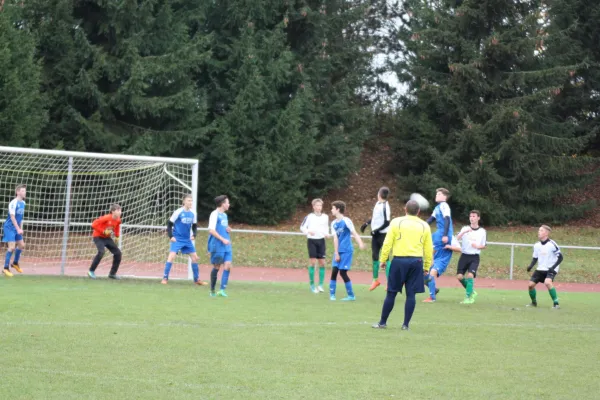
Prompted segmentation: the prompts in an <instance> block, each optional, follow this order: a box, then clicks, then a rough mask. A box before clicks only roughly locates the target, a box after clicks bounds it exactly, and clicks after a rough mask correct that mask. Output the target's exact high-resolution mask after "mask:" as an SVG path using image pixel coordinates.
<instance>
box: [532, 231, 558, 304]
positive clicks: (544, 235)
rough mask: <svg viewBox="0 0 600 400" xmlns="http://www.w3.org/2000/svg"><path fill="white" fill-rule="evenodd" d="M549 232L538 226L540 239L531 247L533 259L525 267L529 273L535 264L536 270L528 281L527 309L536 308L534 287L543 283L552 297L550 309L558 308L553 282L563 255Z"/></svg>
mask: <svg viewBox="0 0 600 400" xmlns="http://www.w3.org/2000/svg"><path fill="white" fill-rule="evenodd" d="M550 232H552V229H551V228H550V227H549V226H548V225H542V226H540V228H539V229H538V239H540V241H539V242H537V243H536V244H535V245H534V246H533V259H532V260H531V264H529V267H527V272H529V271H531V269H532V268H533V267H534V266H535V264H537V269H536V270H535V272H534V273H533V275H531V279H530V281H529V297H530V298H531V304H528V305H527V306H528V307H537V299H536V291H535V285H537V284H538V283H540V282H544V285H546V287H547V288H548V293H550V297H552V302H553V303H554V306H553V307H552V308H554V309H559V308H560V306H559V305H558V295H557V294H556V289H555V288H554V284H553V282H554V278H556V275H557V274H558V270H559V268H560V263H561V262H562V261H563V255H562V253H561V252H560V248H559V247H558V245H557V244H556V242H555V241H554V240H552V239H550Z"/></svg>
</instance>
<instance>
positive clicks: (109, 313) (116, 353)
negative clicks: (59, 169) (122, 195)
mask: <svg viewBox="0 0 600 400" xmlns="http://www.w3.org/2000/svg"><path fill="white" fill-rule="evenodd" d="M342 290H343V289H342ZM338 291H339V290H338ZM478 292H479V297H478V301H477V303H476V304H474V305H471V306H463V305H459V304H458V303H459V301H460V300H461V299H462V296H463V292H462V291H459V290H453V289H443V295H442V296H440V300H439V301H438V303H436V304H422V303H421V302H420V301H419V302H418V303H417V309H416V312H415V316H414V318H413V323H412V325H411V330H410V331H408V332H406V331H401V330H400V325H401V323H402V317H403V303H404V301H403V298H402V297H399V298H398V300H399V302H398V303H397V307H396V309H395V310H394V313H393V314H392V316H391V318H390V320H389V322H388V323H389V325H390V328H389V329H387V330H374V329H371V327H370V324H372V323H374V322H376V321H377V320H378V317H379V313H380V310H381V305H382V300H383V293H384V292H383V291H377V292H373V293H369V292H368V291H367V288H366V287H364V286H359V287H358V288H357V297H358V301H356V302H355V303H342V302H340V301H337V302H330V301H329V300H328V298H327V296H326V295H324V294H319V295H314V294H312V293H310V292H309V291H308V290H307V288H306V285H305V284H275V283H272V284H268V283H240V282H235V281H233V282H231V284H230V287H229V294H230V297H229V298H227V299H223V298H216V299H215V298H209V297H208V295H207V290H206V288H198V287H193V286H192V285H190V284H188V283H183V282H172V283H171V284H169V286H168V287H166V286H162V285H159V284H157V283H156V282H151V281H144V280H123V281H120V282H115V281H108V280H98V281H90V280H85V279H76V278H54V277H28V276H18V277H15V278H13V279H10V280H8V279H0V304H2V308H1V309H0V333H1V334H0V337H2V340H1V341H0V357H1V358H0V359H1V360H2V361H1V363H0V365H1V366H2V368H1V369H2V379H1V380H0V398H1V399H60V400H65V399H167V398H171V399H198V398H201V399H344V398H345V399H367V398H373V399H375V398H377V399H379V398H390V399H391V398H402V399H425V398H428V399H431V398H440V399H465V398H472V399H480V398H484V399H533V398H544V399H563V398H564V399H567V398H569V399H570V398H595V396H597V395H598V393H599V392H600V382H599V381H598V380H597V379H595V378H593V375H594V373H593V371H594V370H597V364H598V348H600V314H599V313H598V309H599V307H600V297H599V296H598V295H597V294H584V293H560V292H559V296H560V299H561V304H562V309H561V310H551V308H550V306H551V300H550V297H549V296H548V294H547V293H546V291H545V290H543V289H542V288H541V286H540V290H539V299H538V300H539V303H540V307H539V308H537V309H526V308H524V307H523V306H524V305H525V304H526V303H527V302H528V296H527V293H526V292H525V291H496V290H486V289H480V290H478ZM422 298H423V296H421V297H420V298H418V300H419V299H422ZM594 366H595V367H594Z"/></svg>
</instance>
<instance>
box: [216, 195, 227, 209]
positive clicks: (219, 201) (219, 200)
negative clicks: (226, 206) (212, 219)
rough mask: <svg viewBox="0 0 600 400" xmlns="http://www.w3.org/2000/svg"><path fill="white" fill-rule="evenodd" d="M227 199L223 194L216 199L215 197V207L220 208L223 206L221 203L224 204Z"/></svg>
mask: <svg viewBox="0 0 600 400" xmlns="http://www.w3.org/2000/svg"><path fill="white" fill-rule="evenodd" d="M227 199H228V197H227V195H225V194H222V195H219V196H217V197H215V204H216V205H217V207H221V205H223V203H225V200H227Z"/></svg>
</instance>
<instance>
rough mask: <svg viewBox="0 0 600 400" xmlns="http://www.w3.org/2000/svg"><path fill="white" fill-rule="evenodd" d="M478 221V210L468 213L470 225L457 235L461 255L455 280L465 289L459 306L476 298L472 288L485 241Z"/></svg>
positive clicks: (479, 217) (484, 233)
mask: <svg viewBox="0 0 600 400" xmlns="http://www.w3.org/2000/svg"><path fill="white" fill-rule="evenodd" d="M480 219H481V213H480V212H479V211H478V210H472V211H470V212H469V222H470V225H469V226H465V227H463V228H462V229H461V230H460V233H459V234H458V235H457V239H458V240H459V241H461V255H460V259H459V260H458V268H457V269H456V279H458V281H459V282H460V283H461V285H463V287H464V288H465V289H466V295H465V299H464V301H463V302H462V303H461V304H473V303H474V302H475V297H477V292H476V291H475V290H474V289H473V286H474V284H475V277H477V268H478V267H479V254H480V253H481V250H483V249H485V245H486V240H487V237H486V232H485V229H483V228H482V227H481V226H479V220H480ZM465 274H466V275H467V276H466V278H465Z"/></svg>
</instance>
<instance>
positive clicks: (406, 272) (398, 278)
mask: <svg viewBox="0 0 600 400" xmlns="http://www.w3.org/2000/svg"><path fill="white" fill-rule="evenodd" d="M424 285H425V280H424V278H423V259H422V258H420V257H394V259H393V260H392V264H391V265H390V274H389V276H388V284H387V290H388V292H400V293H402V287H403V286H404V287H405V289H406V294H407V295H410V294H415V293H423V292H425V289H424Z"/></svg>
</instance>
